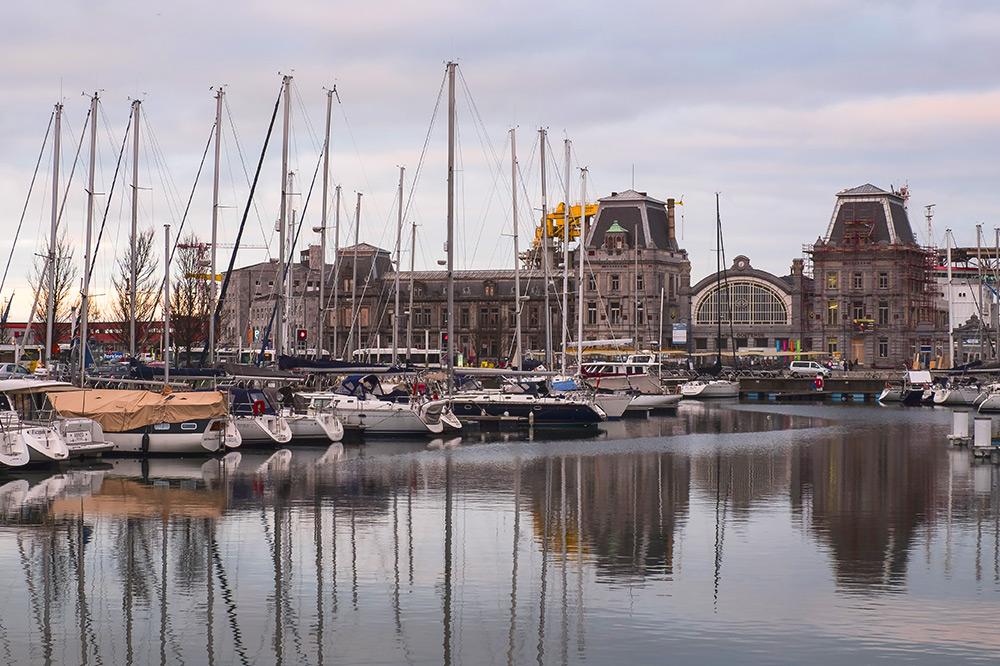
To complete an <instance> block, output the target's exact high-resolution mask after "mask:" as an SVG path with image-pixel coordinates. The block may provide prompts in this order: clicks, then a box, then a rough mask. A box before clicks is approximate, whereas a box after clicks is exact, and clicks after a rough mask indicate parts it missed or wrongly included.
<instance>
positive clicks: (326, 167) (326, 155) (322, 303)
mask: <svg viewBox="0 0 1000 666" xmlns="http://www.w3.org/2000/svg"><path fill="white" fill-rule="evenodd" d="M332 113H333V91H332V90H327V91H326V139H325V141H324V142H323V210H322V214H321V216H322V218H323V219H322V221H321V222H320V228H319V245H320V248H322V249H321V250H320V260H319V322H318V324H319V325H318V326H317V328H318V331H317V337H318V338H319V341H318V342H317V343H316V344H317V347H316V358H320V357H321V356H323V335H324V333H325V327H326V316H327V315H326V313H327V307H326V229H327V224H326V217H327V199H328V197H329V192H330V187H329V185H330V116H331V115H332Z"/></svg>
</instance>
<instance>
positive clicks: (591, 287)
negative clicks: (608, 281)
mask: <svg viewBox="0 0 1000 666" xmlns="http://www.w3.org/2000/svg"><path fill="white" fill-rule="evenodd" d="M587 291H597V276H596V275H588V276H587Z"/></svg>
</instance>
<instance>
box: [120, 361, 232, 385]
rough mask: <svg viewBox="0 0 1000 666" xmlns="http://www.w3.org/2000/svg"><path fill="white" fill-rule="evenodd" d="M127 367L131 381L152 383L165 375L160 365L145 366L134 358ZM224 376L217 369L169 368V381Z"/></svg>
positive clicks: (223, 373) (222, 372)
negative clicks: (140, 380) (137, 380)
mask: <svg viewBox="0 0 1000 666" xmlns="http://www.w3.org/2000/svg"><path fill="white" fill-rule="evenodd" d="M129 367H130V368H131V374H132V379H144V380H146V381H152V380H153V379H157V378H160V377H163V376H164V374H165V372H164V369H163V366H162V365H146V364H145V363H142V362H140V361H137V360H136V359H134V358H133V359H130V360H129ZM225 374H226V373H225V372H224V371H223V370H220V369H218V368H182V367H177V368H174V367H171V368H170V378H171V379H203V378H212V377H222V376H223V375H225Z"/></svg>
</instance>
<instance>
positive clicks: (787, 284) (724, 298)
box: [690, 255, 813, 363]
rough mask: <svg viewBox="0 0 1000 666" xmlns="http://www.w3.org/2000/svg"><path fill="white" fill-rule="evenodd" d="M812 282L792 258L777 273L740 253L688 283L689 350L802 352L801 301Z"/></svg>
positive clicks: (805, 300) (807, 297) (809, 296)
mask: <svg viewBox="0 0 1000 666" xmlns="http://www.w3.org/2000/svg"><path fill="white" fill-rule="evenodd" d="M812 289H813V281H812V279H811V278H809V277H807V276H806V275H805V274H804V272H803V261H802V259H793V260H792V268H791V273H790V274H789V275H786V276H784V277H778V276H776V275H773V274H771V273H768V272H767V271H762V270H760V269H757V268H754V267H753V266H751V265H750V259H749V258H748V257H746V256H744V255H739V256H737V257H736V258H735V259H733V264H732V266H730V267H729V268H727V269H725V270H724V271H722V272H721V273H713V274H711V275H708V276H706V277H705V278H703V279H701V280H699V281H698V283H697V284H695V285H693V286H692V287H691V303H692V308H691V321H692V327H691V338H692V341H691V342H692V344H691V347H690V349H691V352H692V353H693V354H696V355H698V354H705V355H711V354H713V353H718V352H721V355H722V356H723V357H724V360H723V362H724V363H731V360H729V361H727V360H726V359H725V356H726V353H727V352H728V353H730V354H731V353H732V352H734V351H739V350H743V349H747V348H758V349H761V350H768V351H770V350H774V351H793V352H794V351H806V350H805V349H803V340H804V338H805V337H806V333H807V327H806V323H805V322H804V320H803V314H802V313H803V311H804V309H805V308H804V305H805V304H808V303H810V302H811V299H812Z"/></svg>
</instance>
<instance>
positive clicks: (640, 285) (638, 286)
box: [635, 274, 646, 291]
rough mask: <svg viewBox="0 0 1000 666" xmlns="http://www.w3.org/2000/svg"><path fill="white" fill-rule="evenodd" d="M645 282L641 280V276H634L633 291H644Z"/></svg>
mask: <svg viewBox="0 0 1000 666" xmlns="http://www.w3.org/2000/svg"><path fill="white" fill-rule="evenodd" d="M645 282H646V281H645V280H644V279H643V277H642V275H641V274H640V275H636V276H635V290H636V291H645V290H646V284H645Z"/></svg>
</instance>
